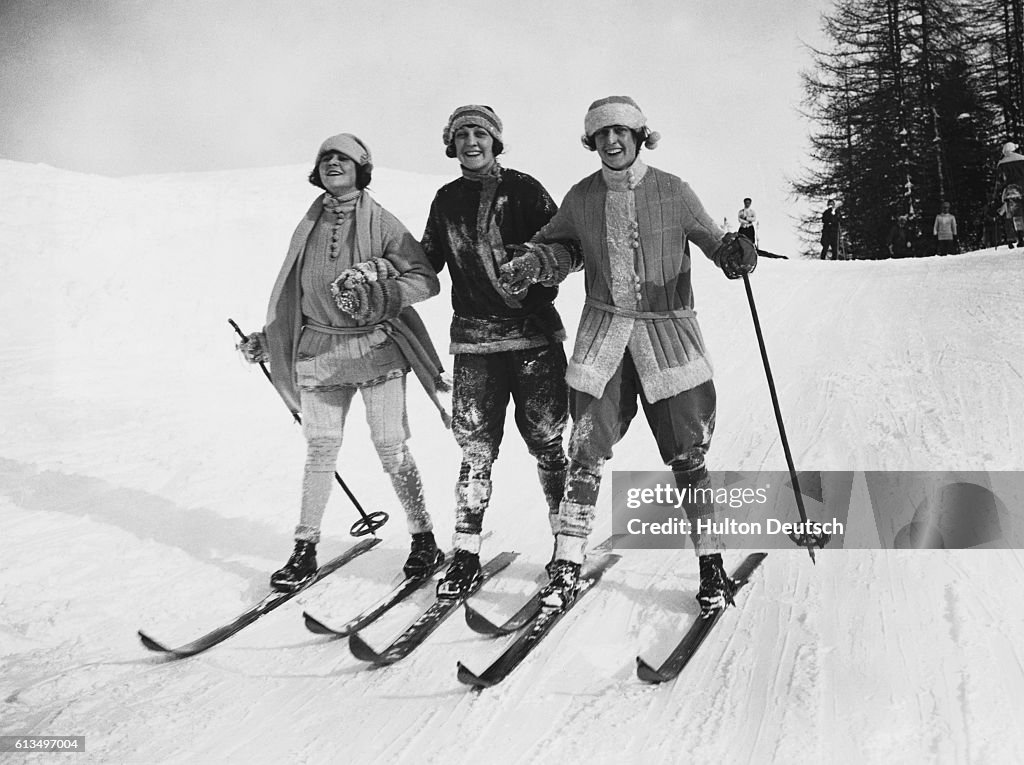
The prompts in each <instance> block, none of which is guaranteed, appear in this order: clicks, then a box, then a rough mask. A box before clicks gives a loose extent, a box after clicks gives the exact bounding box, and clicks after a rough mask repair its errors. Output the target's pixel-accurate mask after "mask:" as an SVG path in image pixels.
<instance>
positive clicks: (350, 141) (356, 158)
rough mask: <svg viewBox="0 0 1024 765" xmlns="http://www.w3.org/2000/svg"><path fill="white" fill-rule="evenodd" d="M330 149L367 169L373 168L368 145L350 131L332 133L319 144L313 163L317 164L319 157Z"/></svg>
mask: <svg viewBox="0 0 1024 765" xmlns="http://www.w3.org/2000/svg"><path fill="white" fill-rule="evenodd" d="M332 151H336V152H339V153H341V154H344V155H345V156H346V157H348V158H349V159H351V160H352V161H353V162H355V163H356V164H357V165H362V166H363V167H365V168H366V169H367V170H373V155H372V154H370V147H369V146H367V145H366V144H365V143H363V141H362V140H361V139H359V138H357V137H356V136H354V135H352V134H351V133H339V134H338V135H332V136H331V137H330V138H328V139H327V140H326V141H324V142H323V143H322V144H320V151H318V152H317V153H316V162H315V163H314V164H317V165H319V164H320V158H321V157H323V155H324V154H327V153H328V152H332Z"/></svg>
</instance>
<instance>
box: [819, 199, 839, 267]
mask: <svg viewBox="0 0 1024 765" xmlns="http://www.w3.org/2000/svg"><path fill="white" fill-rule="evenodd" d="M830 249H831V250H832V260H838V259H839V211H838V210H837V209H836V203H835V200H833V199H830V200H828V209H826V210H825V212H823V213H822V214H821V259H822V260H828V251H829V250H830Z"/></svg>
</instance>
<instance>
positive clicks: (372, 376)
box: [239, 133, 448, 591]
mask: <svg viewBox="0 0 1024 765" xmlns="http://www.w3.org/2000/svg"><path fill="white" fill-rule="evenodd" d="M372 171H373V163H372V159H371V156H370V150H369V149H368V148H367V146H366V144H365V143H363V142H362V141H361V140H359V139H358V138H357V137H355V136H353V135H351V134H348V133H342V134H340V135H336V136H332V137H331V138H328V139H327V140H326V141H324V142H323V145H321V147H320V150H319V151H318V152H317V156H316V163H315V165H314V168H313V171H312V172H311V173H310V176H309V180H310V183H312V184H313V185H314V186H318V187H319V188H322V189H324V191H325V193H324V194H322V195H321V196H319V197H318V198H317V199H316V200H315V201H314V202H313V204H312V206H311V207H310V208H309V211H308V212H307V213H306V215H305V216H304V217H303V219H302V220H301V221H300V222H299V225H298V227H297V228H296V229H295V233H294V234H293V235H292V240H291V245H290V246H289V248H288V254H287V256H286V258H285V261H284V264H283V266H282V267H281V272H280V275H279V276H278V278H277V282H276V284H275V285H274V290H273V293H272V294H271V297H270V305H269V307H268V309H267V323H266V326H265V327H264V328H263V331H262V332H257V333H253V334H252V335H249V337H248V338H247V339H246V341H245V342H243V343H241V344H240V345H239V350H240V351H241V352H242V354H243V356H245V358H246V359H247V360H248V361H250V362H253V363H255V362H259V361H268V362H269V364H270V374H271V380H272V382H273V383H274V387H275V388H276V389H277V391H278V393H279V394H280V395H281V397H282V398H283V399H284V401H285V403H286V404H287V405H288V407H289V409H291V410H292V411H293V412H300V411H301V412H302V415H303V417H302V430H303V434H304V435H305V437H306V443H307V451H306V466H305V471H304V474H303V479H302V504H301V511H300V516H299V523H298V525H297V526H296V528H295V550H294V552H293V553H292V556H291V557H290V558H289V560H288V562H287V563H286V564H285V565H284V567H283V568H281V569H280V570H279V571H276V572H275V573H274V574H273V575H272V576H271V586H272V587H273V588H274V589H277V590H281V591H291V590H295V589H297V588H298V587H301V586H302V585H303V584H304V583H305V582H306V581H308V580H309V579H310V578H311V577H312V576H313V575H314V574H315V573H316V569H317V563H316V545H317V543H318V542H319V539H320V522H321V519H322V518H323V514H324V508H325V507H326V504H327V498H328V496H329V494H330V491H331V484H332V480H333V473H334V469H335V463H336V461H337V458H338V453H339V451H340V449H341V441H342V431H343V429H344V426H345V418H346V416H347V415H348V412H349V408H350V406H351V403H352V399H353V397H354V396H355V393H356V391H357V390H358V391H359V392H360V393H361V394H362V397H363V403H364V405H365V407H366V417H367V421H368V424H369V426H370V437H371V439H372V441H373V445H374V447H375V448H376V450H377V454H378V456H379V457H380V460H381V464H382V465H383V466H384V470H385V471H386V472H387V473H388V475H389V476H390V478H391V481H392V484H393V485H394V487H395V491H396V493H397V495H398V499H399V501H400V503H401V505H402V507H403V509H404V510H405V513H406V519H407V522H408V528H409V532H410V533H411V534H412V551H411V552H410V555H409V558H408V560H407V562H406V565H405V572H406V574H407V575H410V576H427V575H429V574H430V573H433V571H435V570H436V569H437V568H438V567H439V566H440V565H441V564H442V563H443V562H444V554H443V553H441V552H440V551H439V550H438V548H437V544H436V543H435V541H434V535H433V533H432V528H433V526H432V523H431V519H430V515H429V514H428V513H427V509H426V506H425V503H424V499H423V485H422V482H421V480H420V474H419V470H418V469H417V467H416V463H415V462H414V461H413V458H412V455H411V454H410V453H409V450H408V448H407V446H406V440H407V439H408V438H409V428H408V421H407V417H406V404H405V387H406V384H405V379H406V378H405V376H406V374H407V373H408V372H409V371H410V369H411V370H413V371H415V373H416V375H417V377H418V378H419V380H420V382H421V383H422V384H423V386H424V388H425V389H426V390H427V393H428V394H429V395H430V397H431V399H432V400H433V401H434V403H435V405H437V406H438V408H439V409H440V410H441V414H442V418H443V419H444V420H445V424H446V425H447V424H448V418H447V414H446V413H445V412H444V410H443V408H442V407H441V405H440V403H438V399H437V395H436V391H437V386H438V384H439V381H440V375H441V371H442V369H441V362H440V360H439V358H438V355H437V352H436V351H435V350H434V347H433V345H432V344H431V342H430V338H429V336H428V335H427V333H426V329H425V328H424V326H423V323H422V322H421V321H420V319H419V317H418V316H417V315H416V313H415V312H414V311H413V309H411V308H409V307H408V306H409V305H410V304H412V303H415V302H417V301H420V300H424V299H426V298H429V297H431V296H433V295H436V294H437V293H438V291H439V290H440V284H439V282H438V279H437V275H436V274H435V272H434V269H433V268H432V267H431V265H430V263H429V262H428V261H427V258H426V256H425V255H424V253H423V250H422V249H421V248H420V245H419V244H418V242H417V241H416V239H415V238H413V236H412V235H411V234H410V233H409V232H408V230H406V228H405V226H403V225H402V224H401V222H399V220H398V219H397V218H396V217H395V216H393V215H392V214H391V213H389V212H388V211H387V210H385V209H384V208H383V207H381V206H380V205H379V204H378V203H377V202H376V201H374V200H373V199H372V198H371V197H370V195H369V194H368V193H367V192H366V191H365V188H366V186H367V185H368V184H369V183H370V179H371V176H372Z"/></svg>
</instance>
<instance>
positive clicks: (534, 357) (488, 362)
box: [422, 105, 569, 596]
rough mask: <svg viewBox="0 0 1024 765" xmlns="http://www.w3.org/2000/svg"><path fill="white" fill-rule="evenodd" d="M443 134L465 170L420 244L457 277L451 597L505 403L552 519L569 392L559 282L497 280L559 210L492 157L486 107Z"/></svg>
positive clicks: (461, 576)
mask: <svg viewBox="0 0 1024 765" xmlns="http://www.w3.org/2000/svg"><path fill="white" fill-rule="evenodd" d="M443 140H444V143H445V147H446V153H447V155H448V156H449V157H452V158H456V159H458V161H459V164H460V166H461V169H462V177H460V178H458V179H456V180H454V181H452V182H451V183H449V184H447V185H445V186H443V187H442V188H441V189H440V190H439V191H438V192H437V195H436V196H435V197H434V201H433V203H432V204H431V206H430V217H429V219H428V221H427V226H426V231H425V232H424V234H423V240H422V245H423V249H424V250H425V251H426V253H427V257H428V258H429V259H430V263H431V264H432V265H433V267H434V268H435V269H436V270H437V271H440V270H441V269H443V268H444V267H445V266H446V265H447V266H448V270H449V273H450V274H451V279H452V308H453V310H454V316H453V317H452V323H451V347H450V350H451V353H453V354H454V355H455V364H454V372H453V375H454V389H453V401H452V409H453V413H452V430H453V432H454V434H455V438H456V440H457V441H458V444H459V446H460V447H461V449H462V465H461V467H460V470H459V477H458V481H457V482H456V488H455V503H456V519H455V520H456V523H455V539H454V547H455V553H454V557H453V561H452V564H451V566H450V567H449V569H448V572H447V574H446V575H445V578H444V579H443V580H442V581H441V583H440V584H439V585H438V593H439V594H441V595H442V596H456V595H459V594H462V593H465V592H467V591H469V590H470V589H472V587H473V586H475V584H476V582H477V581H478V579H479V572H480V558H479V553H480V532H481V524H482V520H483V515H484V511H485V510H486V509H487V506H488V504H489V502H490V497H491V466H492V464H493V463H494V460H495V459H496V458H497V456H498V448H499V446H500V444H501V440H502V435H503V433H504V427H505V410H506V408H507V407H508V402H509V398H511V399H512V401H513V402H514V403H515V422H516V425H517V427H518V429H519V433H520V435H521V436H522V438H523V440H524V441H525V442H526V446H527V448H528V449H529V451H530V454H532V455H533V456H534V458H536V460H537V470H538V473H539V478H540V483H541V487H542V489H543V492H544V495H545V498H546V500H547V507H548V515H549V521H550V522H551V523H552V524H554V523H555V520H556V519H557V516H558V503H559V501H560V500H561V498H562V490H563V488H564V486H565V466H566V460H565V452H564V449H563V447H562V434H563V432H564V431H565V427H566V425H567V424H568V396H569V393H568V388H567V386H566V382H565V368H566V359H565V352H564V351H563V350H562V341H563V340H564V339H565V330H564V329H563V327H562V319H561V317H560V316H559V315H558V312H557V311H556V310H555V307H554V305H553V303H552V301H553V300H554V298H555V295H557V294H558V290H557V288H556V287H554V286H553V285H549V286H545V285H544V284H534V285H533V286H532V287H530V289H529V290H528V291H527V292H526V293H525V294H524V295H519V296H517V297H511V296H509V295H508V294H507V293H506V292H505V291H504V290H502V289H501V287H500V286H499V284H498V271H499V269H500V268H501V266H502V265H503V264H504V263H505V262H506V261H507V259H508V256H507V254H506V251H505V247H506V246H507V245H512V244H522V243H523V242H526V241H528V240H529V239H530V237H532V236H533V235H534V234H535V233H537V231H539V230H540V229H541V227H542V226H544V224H546V223H547V222H548V221H549V220H550V219H551V217H552V216H553V215H554V214H555V211H556V209H557V208H556V206H555V203H554V202H553V201H552V199H551V197H550V195H548V193H547V191H545V189H544V187H543V186H541V184H540V183H538V182H537V181H536V180H535V179H534V178H532V177H530V176H529V175H526V174H525V173H520V172H517V171H515V170H510V169H507V168H504V167H501V165H499V164H498V162H497V159H496V157H497V156H498V155H499V154H501V152H502V151H503V148H504V147H503V143H502V124H501V120H500V119H499V118H498V115H497V114H495V113H494V110H493V109H491V108H490V107H488V106H480V105H469V106H461V107H459V108H458V109H456V110H455V111H454V112H453V113H452V115H451V117H450V118H449V120H448V124H447V125H446V126H445V129H444V132H443Z"/></svg>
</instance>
